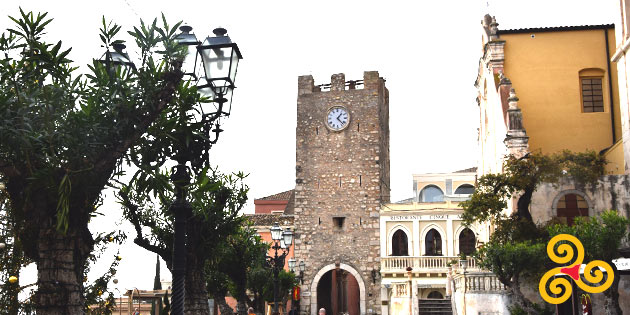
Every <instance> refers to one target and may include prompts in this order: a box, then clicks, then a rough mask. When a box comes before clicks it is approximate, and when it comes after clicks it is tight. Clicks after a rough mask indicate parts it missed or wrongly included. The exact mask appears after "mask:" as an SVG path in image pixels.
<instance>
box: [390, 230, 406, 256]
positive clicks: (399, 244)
mask: <svg viewBox="0 0 630 315" xmlns="http://www.w3.org/2000/svg"><path fill="white" fill-rule="evenodd" d="M392 256H409V247H408V246H407V233H405V232H404V231H403V230H398V231H396V232H394V235H393V236H392Z"/></svg>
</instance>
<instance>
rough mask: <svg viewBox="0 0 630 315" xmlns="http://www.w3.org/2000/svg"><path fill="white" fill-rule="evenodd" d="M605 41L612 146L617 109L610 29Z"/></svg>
mask: <svg viewBox="0 0 630 315" xmlns="http://www.w3.org/2000/svg"><path fill="white" fill-rule="evenodd" d="M604 39H605V41H606V66H607V67H608V69H607V72H608V98H609V99H610V124H611V125H612V144H613V145H614V144H615V142H616V140H617V135H616V133H615V108H614V106H615V105H614V104H613V88H612V74H611V73H610V48H609V47H608V29H606V28H605V29H604Z"/></svg>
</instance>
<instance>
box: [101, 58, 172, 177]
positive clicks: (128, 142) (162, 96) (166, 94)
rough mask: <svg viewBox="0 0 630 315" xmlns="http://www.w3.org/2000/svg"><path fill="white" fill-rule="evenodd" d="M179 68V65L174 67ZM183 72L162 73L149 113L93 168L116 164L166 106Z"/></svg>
mask: <svg viewBox="0 0 630 315" xmlns="http://www.w3.org/2000/svg"><path fill="white" fill-rule="evenodd" d="M175 68H176V69H179V67H175ZM182 76H183V72H182V71H181V70H175V71H173V72H166V73H164V80H165V81H166V84H165V86H164V87H163V88H162V89H160V91H159V92H157V93H156V104H155V106H154V107H153V109H152V110H151V111H149V114H148V115H146V116H145V117H144V119H142V120H141V121H140V122H139V123H137V124H135V125H136V128H135V129H134V131H133V132H132V133H131V134H129V135H128V136H127V137H126V138H124V139H121V140H120V143H119V144H118V145H116V146H114V148H113V149H111V150H106V151H105V152H103V154H101V156H100V157H98V158H97V159H96V162H95V164H94V169H95V170H97V171H107V170H110V169H112V168H113V167H114V165H116V161H118V159H119V158H120V157H122V156H123V155H124V154H125V152H127V150H129V148H131V146H132V145H133V144H134V143H136V142H137V141H138V139H140V137H142V135H143V134H144V133H145V132H146V131H147V129H148V128H149V126H151V124H152V123H153V122H154V121H155V120H156V119H157V117H158V115H159V114H160V113H161V112H162V110H164V108H166V106H167V105H168V103H170V101H171V99H172V98H173V94H175V90H176V89H177V85H178V84H179V82H180V81H181V79H182Z"/></svg>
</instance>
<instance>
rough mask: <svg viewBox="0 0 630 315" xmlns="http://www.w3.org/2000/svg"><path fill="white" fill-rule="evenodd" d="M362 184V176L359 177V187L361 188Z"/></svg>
mask: <svg viewBox="0 0 630 315" xmlns="http://www.w3.org/2000/svg"><path fill="white" fill-rule="evenodd" d="M362 183H363V181H362V178H361V175H359V187H361V185H362Z"/></svg>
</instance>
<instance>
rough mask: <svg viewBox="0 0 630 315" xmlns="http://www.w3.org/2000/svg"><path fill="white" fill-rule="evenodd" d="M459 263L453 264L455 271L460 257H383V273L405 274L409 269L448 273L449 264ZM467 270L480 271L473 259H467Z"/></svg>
mask: <svg viewBox="0 0 630 315" xmlns="http://www.w3.org/2000/svg"><path fill="white" fill-rule="evenodd" d="M453 260H455V261H457V263H456V264H453V269H458V268H459V257H457V256H421V257H410V256H395V257H381V273H405V272H407V267H411V268H413V272H439V273H446V272H447V271H448V266H447V264H448V262H450V261H453ZM467 260H468V269H467V270H471V271H472V270H479V269H478V268H477V264H476V263H475V260H474V259H473V258H471V257H468V258H467Z"/></svg>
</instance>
